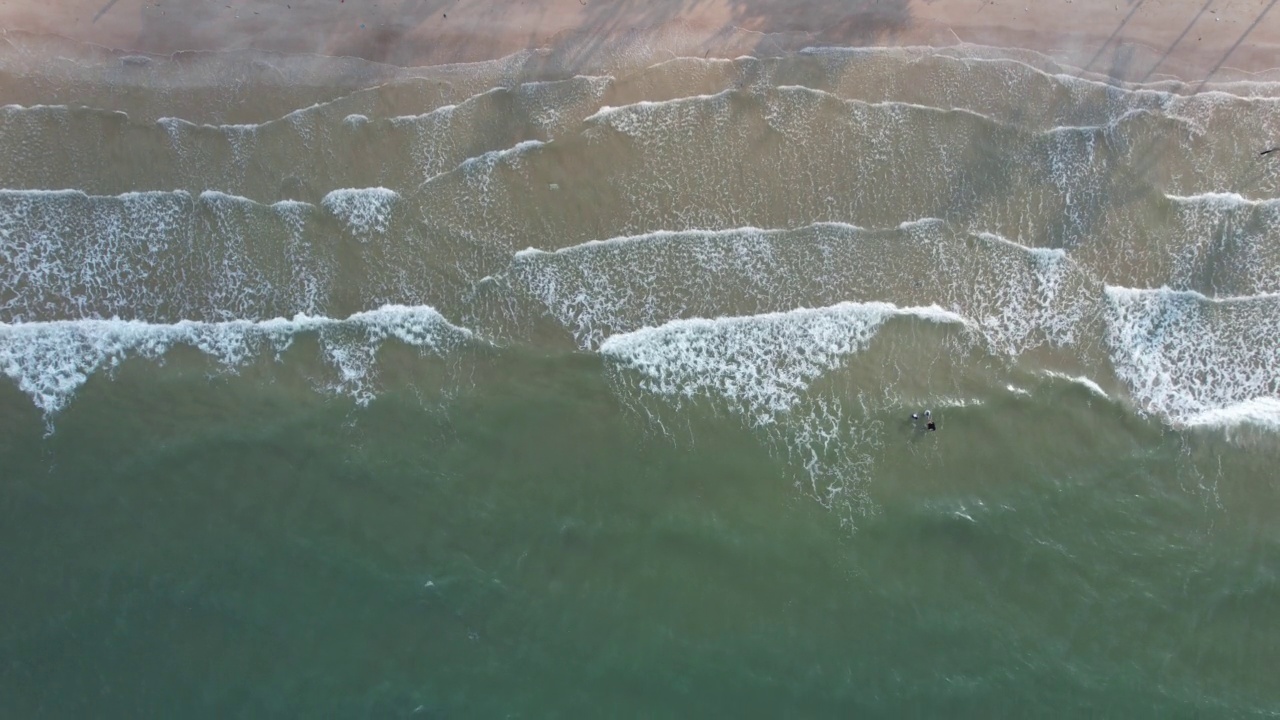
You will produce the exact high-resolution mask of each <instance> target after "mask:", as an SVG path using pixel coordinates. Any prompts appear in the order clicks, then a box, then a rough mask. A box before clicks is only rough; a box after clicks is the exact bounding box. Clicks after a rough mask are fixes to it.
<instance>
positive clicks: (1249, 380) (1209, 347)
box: [1105, 286, 1280, 426]
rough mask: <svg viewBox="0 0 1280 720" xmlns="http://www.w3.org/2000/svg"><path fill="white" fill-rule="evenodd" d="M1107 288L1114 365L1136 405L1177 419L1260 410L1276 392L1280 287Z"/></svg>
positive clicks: (1222, 417) (1200, 420) (1279, 388)
mask: <svg viewBox="0 0 1280 720" xmlns="http://www.w3.org/2000/svg"><path fill="white" fill-rule="evenodd" d="M1105 294H1106V300H1107V303H1106V323H1107V344H1108V345H1109V347H1110V352H1111V359H1112V365H1113V367H1114V368H1115V371H1116V375H1117V377H1119V378H1120V380H1122V381H1123V382H1124V383H1125V384H1126V386H1127V387H1128V388H1129V392H1130V394H1131V395H1132V396H1133V398H1134V399H1135V401H1137V403H1138V404H1139V406H1140V407H1142V408H1144V409H1145V410H1147V411H1150V412H1154V413H1156V414H1158V415H1159V416H1160V417H1162V418H1164V419H1165V420H1166V421H1168V422H1170V423H1172V424H1174V425H1177V426H1181V425H1185V424H1188V423H1191V422H1193V421H1194V422H1196V423H1197V424H1204V423H1205V422H1206V418H1207V419H1211V420H1213V421H1214V422H1222V421H1226V420H1229V419H1231V418H1240V419H1243V418H1248V417H1257V416H1258V412H1259V409H1260V408H1262V409H1265V408H1269V407H1271V403H1272V402H1273V401H1276V400H1277V399H1280V295H1257V296H1252V297H1239V298H1217V299H1213V298H1208V297H1205V296H1204V295H1201V294H1199V293H1195V292H1176V291H1172V290H1169V289H1160V290H1133V289H1129V288H1120V287H1110V286H1109V287H1107V288H1106V293H1105Z"/></svg>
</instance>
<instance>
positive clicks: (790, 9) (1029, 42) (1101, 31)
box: [0, 0, 1280, 82]
mask: <svg viewBox="0 0 1280 720" xmlns="http://www.w3.org/2000/svg"><path fill="white" fill-rule="evenodd" d="M1277 1H1278V0H772V1H767V0H766V1H761V0H56V1H55V0H0V27H3V28H4V29H5V30H7V31H24V32H30V33H36V34H48V35H58V36H63V37H67V38H71V39H74V40H80V41H86V42H90V43H94V44H99V45H103V46H106V47H110V48H115V49H120V50H128V51H133V52H148V53H163V54H168V53H172V52H175V51H179V50H222V49H232V48H255V49H260V50H268V51H280V52H295V53H318V54H324V55H346V56H356V57H362V58H365V59H369V60H374V61H379V62H386V63H391V64H395V65H428V64H439V63H446V62H460V61H473V60H481V59H488V58H495V57H499V56H502V55H505V54H509V53H511V52H515V51H517V50H521V49H524V48H530V47H542V46H546V45H548V44H554V43H557V42H560V41H563V40H565V39H566V38H569V39H571V40H572V41H573V42H575V43H577V47H578V48H579V49H580V50H581V51H582V52H584V53H587V52H594V51H599V50H600V49H601V48H605V47H607V46H608V44H609V43H608V42H607V41H608V40H609V39H611V38H613V37H615V36H617V35H619V34H623V33H627V32H628V31H633V30H637V29H642V28H652V27H655V26H663V25H670V26H672V27H676V28H678V29H679V30H680V32H681V33H683V34H682V37H683V38H684V40H685V41H684V42H682V43H681V44H680V52H696V51H697V50H698V49H701V50H703V53H702V54H711V55H732V54H737V53H741V52H743V51H744V47H743V39H742V38H744V37H746V38H752V37H755V38H758V39H759V41H760V42H771V43H774V44H775V45H777V44H782V45H786V46H790V47H795V46H800V45H811V44H840V45H924V44H929V45H946V44H954V43H956V42H971V43H978V44H985V45H997V46H1005V47H1020V48H1028V49H1035V50H1040V51H1042V52H1047V53H1049V54H1052V55H1054V56H1056V57H1058V58H1060V59H1062V60H1064V61H1066V62H1068V63H1070V64H1071V65H1074V66H1076V67H1080V68H1085V69H1087V70H1090V71H1093V72H1097V73H1102V74H1107V75H1111V76H1113V77H1117V78H1123V79H1128V80H1142V79H1154V78H1158V77H1162V76H1177V77H1181V78H1183V79H1185V80H1188V81H1193V82H1194V81H1199V80H1203V79H1205V78H1207V77H1212V78H1213V79H1227V77H1228V76H1230V77H1238V76H1241V73H1242V72H1258V71H1262V70H1267V69H1271V68H1272V67H1273V66H1275V65H1278V64H1280V62H1277V61H1276V57H1277V55H1276V50H1277V49H1280V10H1275V9H1274V8H1273V6H1274V5H1276V4H1277ZM742 31H748V32H742ZM756 33H760V35H757V34H756ZM774 34H781V35H774ZM730 37H733V38H736V39H735V40H734V41H733V42H727V41H726V39H727V38H730ZM750 49H751V48H746V50H750Z"/></svg>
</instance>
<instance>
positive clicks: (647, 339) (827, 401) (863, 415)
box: [600, 303, 964, 521]
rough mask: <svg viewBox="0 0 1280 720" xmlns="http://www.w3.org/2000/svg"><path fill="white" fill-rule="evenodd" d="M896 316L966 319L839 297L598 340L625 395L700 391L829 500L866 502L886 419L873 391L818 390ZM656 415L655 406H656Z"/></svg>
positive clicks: (641, 399)
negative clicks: (815, 388) (872, 403)
mask: <svg viewBox="0 0 1280 720" xmlns="http://www.w3.org/2000/svg"><path fill="white" fill-rule="evenodd" d="M894 317H915V318H917V319H921V320H924V321H927V322H937V323H945V324H953V323H963V322H964V321H963V319H962V318H960V317H958V316H956V315H954V314H952V313H949V312H947V311H945V310H942V309H941V308H937V307H925V308H898V307H896V306H893V305H890V304H888V303H841V304H838V305H834V306H831V307H824V308H815V309H799V310H792V311H789V312H780V313H767V314H762V315H752V316H741V317H725V318H719V319H716V320H706V319H692V320H675V321H672V322H669V323H666V324H665V325H662V326H660V327H653V328H644V329H642V330H637V331H635V332H630V333H624V334H620V335H614V336H611V337H609V338H608V339H606V340H605V341H604V343H603V344H602V345H601V346H600V354H601V355H602V356H604V357H605V358H607V359H608V360H609V361H610V362H611V363H612V364H613V368H614V371H615V374H614V381H615V386H616V387H617V389H618V392H619V393H620V394H621V395H622V396H623V398H624V400H627V401H630V402H635V403H638V404H640V405H641V406H643V405H644V403H645V397H648V396H656V397H657V398H659V399H661V400H662V401H663V402H665V403H667V404H668V405H670V406H672V407H674V408H676V409H680V408H681V407H683V406H685V405H686V404H689V403H692V402H695V401H708V402H711V403H713V404H714V405H718V406H721V405H722V406H727V408H728V409H729V410H730V412H732V413H733V414H735V415H737V416H739V417H740V418H741V419H742V420H743V422H744V423H745V424H746V425H747V426H748V427H751V428H753V429H755V430H756V431H758V432H760V433H761V434H762V435H763V437H764V438H765V439H766V440H767V442H768V443H769V445H770V446H771V447H772V448H773V449H774V450H775V451H777V452H779V453H781V454H783V455H785V456H786V457H787V458H788V459H789V460H790V461H791V467H793V468H797V469H798V471H797V472H798V475H797V484H798V485H799V486H800V487H802V488H804V489H805V491H806V492H808V493H809V494H811V495H812V496H813V497H814V498H815V499H816V500H817V501H818V502H820V503H822V504H823V505H824V506H825V507H827V508H830V509H833V510H836V511H838V512H840V513H841V514H842V515H843V516H844V517H843V519H844V520H845V521H851V520H852V518H851V517H850V514H851V513H855V512H857V511H859V510H865V509H866V508H867V506H868V503H869V501H868V499H867V495H866V492H865V490H864V485H865V483H866V482H867V481H868V480H869V479H870V475H871V470H872V466H873V454H872V453H873V451H874V450H875V448H877V447H878V446H879V442H880V440H879V435H880V430H881V427H880V422H879V421H877V420H874V419H872V417H871V416H872V415H873V413H872V412H871V410H870V409H869V408H868V407H867V397H866V396H865V395H860V396H859V399H860V401H861V403H860V404H861V409H860V411H859V408H858V407H857V406H858V404H859V403H856V402H855V403H850V402H849V401H848V398H845V397H835V396H829V395H826V394H822V393H814V392H812V391H811V386H812V384H813V383H814V381H815V380H817V379H818V378H819V377H821V376H823V375H825V374H827V373H829V372H831V371H833V370H837V369H838V368H840V367H841V366H843V365H844V364H845V362H846V361H847V360H848V358H849V357H850V356H851V355H854V354H856V353H858V352H860V351H862V350H863V349H865V348H866V347H867V345H868V344H869V343H870V342H871V340H872V339H873V338H874V336H875V335H876V333H877V332H878V330H879V329H880V327H881V326H882V325H883V324H884V323H885V322H886V321H887V320H889V319H891V318H894ZM649 416H650V417H654V415H653V414H652V413H650V415H649Z"/></svg>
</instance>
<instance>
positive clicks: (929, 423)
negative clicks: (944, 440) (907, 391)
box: [924, 410, 938, 431]
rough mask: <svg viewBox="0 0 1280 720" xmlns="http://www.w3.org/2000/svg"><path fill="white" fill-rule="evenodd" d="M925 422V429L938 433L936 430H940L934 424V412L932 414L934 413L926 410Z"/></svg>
mask: <svg viewBox="0 0 1280 720" xmlns="http://www.w3.org/2000/svg"><path fill="white" fill-rule="evenodd" d="M924 421H925V428H926V429H928V430H934V431H936V430H937V429H938V426H937V425H936V424H934V422H933V412H932V411H930V410H925V411H924Z"/></svg>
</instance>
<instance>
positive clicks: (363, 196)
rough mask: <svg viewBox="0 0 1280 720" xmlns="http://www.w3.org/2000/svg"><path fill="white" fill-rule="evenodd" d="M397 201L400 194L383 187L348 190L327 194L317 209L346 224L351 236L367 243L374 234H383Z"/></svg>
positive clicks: (389, 225)
mask: <svg viewBox="0 0 1280 720" xmlns="http://www.w3.org/2000/svg"><path fill="white" fill-rule="evenodd" d="M399 199H400V194H399V193H397V192H396V191H394V190H388V189H387V188H384V187H375V188H347V189H343V190H333V191H330V192H329V194H327V195H325V196H324V199H323V200H321V201H320V206H321V207H323V208H324V209H325V210H328V211H329V212H330V213H332V214H333V215H334V216H335V217H337V218H338V219H340V220H342V221H343V222H345V223H346V225H347V229H348V230H350V231H351V234H352V235H354V236H356V237H357V238H358V239H360V240H362V241H365V242H367V241H368V240H369V239H370V238H371V237H372V236H373V235H374V234H378V235H383V234H386V232H387V230H388V229H389V228H390V227H391V215H392V213H393V212H394V210H395V205H396V202H397V201H398V200H399Z"/></svg>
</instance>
